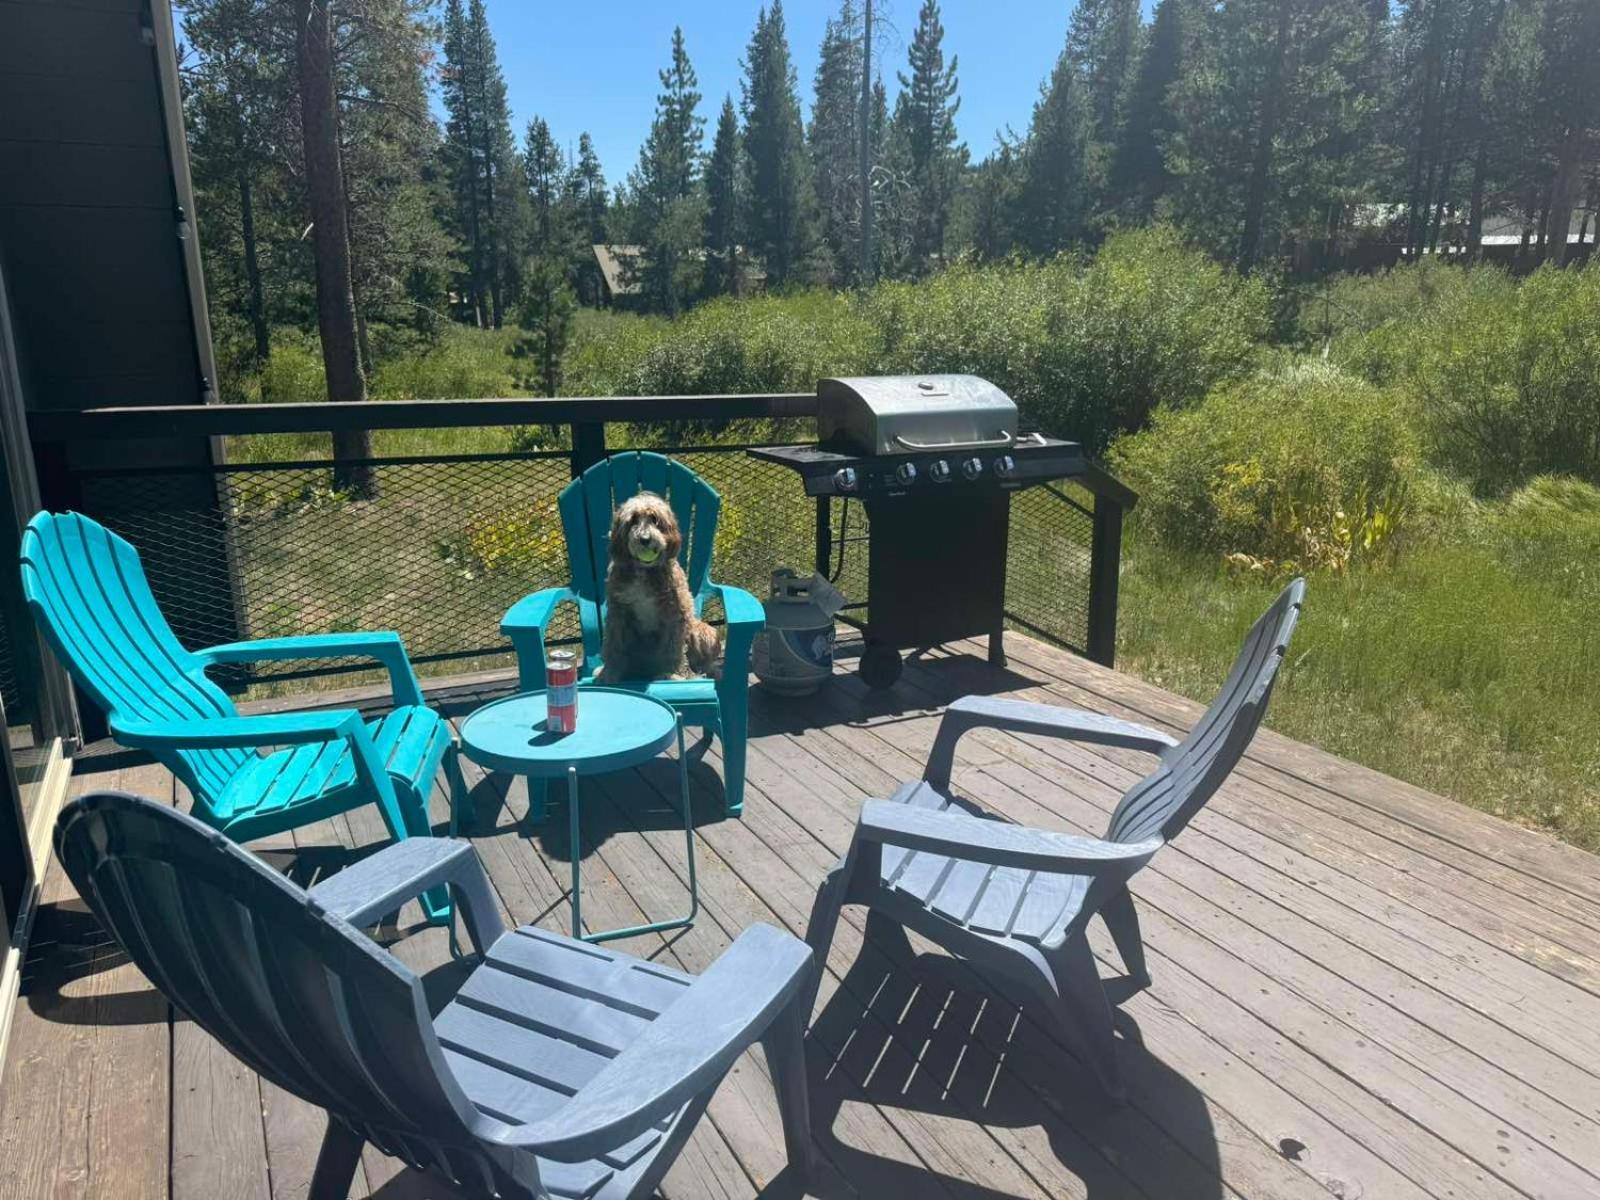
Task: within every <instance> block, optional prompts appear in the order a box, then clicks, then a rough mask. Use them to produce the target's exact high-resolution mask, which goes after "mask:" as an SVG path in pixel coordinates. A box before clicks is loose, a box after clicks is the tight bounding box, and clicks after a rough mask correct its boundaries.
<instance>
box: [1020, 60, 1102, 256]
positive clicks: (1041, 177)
mask: <svg viewBox="0 0 1600 1200" xmlns="http://www.w3.org/2000/svg"><path fill="white" fill-rule="evenodd" d="M1084 90H1085V87H1084V83H1083V80H1082V77H1081V76H1080V75H1079V74H1078V68H1077V67H1076V65H1075V64H1074V63H1073V61H1072V56H1071V53H1070V52H1069V51H1063V52H1062V54H1061V56H1060V57H1059V58H1057V59H1056V65H1055V69H1054V70H1052V71H1051V72H1050V79H1049V80H1048V82H1046V83H1045V85H1044V86H1043V87H1042V88H1040V94H1039V100H1038V102H1037V103H1036V104H1035V105H1034V106H1033V120H1032V122H1031V123H1030V124H1029V126H1028V140H1027V143H1026V145H1025V146H1024V148H1023V161H1022V181H1021V186H1020V188H1019V191H1018V196H1017V204H1018V219H1017V221H1016V226H1017V228H1019V229H1020V230H1021V232H1022V239H1023V241H1024V243H1025V244H1026V246H1027V248H1028V249H1029V250H1030V251H1032V252H1033V253H1034V254H1036V255H1039V256H1041V257H1043V256H1047V255H1051V254H1055V253H1056V252H1057V251H1060V250H1063V249H1065V248H1067V247H1068V246H1070V245H1072V244H1073V243H1074V242H1075V241H1077V240H1078V239H1079V238H1080V237H1081V236H1082V235H1083V230H1084V220H1085V217H1086V216H1087V214H1088V210H1089V169H1088V156H1089V130H1090V127H1091V118H1090V114H1089V112H1088V105H1087V103H1086V101H1085V98H1084V95H1083V93H1084Z"/></svg>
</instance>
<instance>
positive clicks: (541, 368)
mask: <svg viewBox="0 0 1600 1200" xmlns="http://www.w3.org/2000/svg"><path fill="white" fill-rule="evenodd" d="M577 310H578V298H577V296H576V295H574V294H573V291H572V285H571V284H570V283H569V282H568V281H567V271H566V267H565V265H564V264H563V263H561V262H559V261H557V260H556V259H554V258H550V257H541V258H536V259H533V260H531V261H530V262H529V264H528V267H527V271H526V275H525V277H524V279H523V289H522V299H521V303H520V304H519V305H518V307H517V325H518V326H519V327H520V328H521V329H522V331H523V332H522V336H521V337H519V338H517V339H516V341H514V342H512V344H511V348H510V350H509V353H510V355H511V357H512V358H513V359H515V360H517V362H518V363H519V364H527V365H526V366H525V367H521V368H520V369H519V370H518V371H517V383H518V385H519V386H521V387H525V388H530V389H538V390H539V391H541V392H543V393H544V394H545V395H546V396H554V395H555V394H556V393H557V392H558V391H559V390H560V388H561V361H562V358H563V357H564V356H565V354H566V351H567V343H568V342H569V341H570V340H571V336H572V320H573V317H574V316H576V315H577Z"/></svg>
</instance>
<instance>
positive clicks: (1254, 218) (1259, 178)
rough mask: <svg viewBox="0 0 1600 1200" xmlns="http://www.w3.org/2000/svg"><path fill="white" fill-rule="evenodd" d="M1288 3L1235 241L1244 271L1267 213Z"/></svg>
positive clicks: (1282, 6) (1281, 12) (1283, 2)
mask: <svg viewBox="0 0 1600 1200" xmlns="http://www.w3.org/2000/svg"><path fill="white" fill-rule="evenodd" d="M1289 7H1290V6H1289V4H1288V2H1287V0H1280V3H1279V4H1278V32H1277V37H1276V38H1275V40H1274V43H1273V48H1272V78H1271V79H1270V80H1269V81H1268V83H1267V94H1266V96H1265V97H1263V99H1262V101H1261V126H1260V128H1259V129H1257V130H1256V148H1255V154H1254V156H1253V159H1252V161H1251V163H1250V188H1249V191H1247V192H1246V193H1245V208H1244V232H1243V234H1241V235H1240V238H1239V258H1238V265H1239V270H1240V272H1248V271H1249V270H1250V269H1251V268H1252V267H1254V266H1255V264H1256V255H1257V254H1258V253H1260V250H1261V228H1262V225H1263V223H1264V222H1265V219H1266V212H1267V185H1268V182H1269V179H1270V177H1271V174H1272V139H1273V138H1275V137H1276V136H1277V135H1278V109H1279V108H1280V107H1281V106H1282V104H1283V64H1284V57H1285V55H1286V54H1287V53H1288V48H1289Z"/></svg>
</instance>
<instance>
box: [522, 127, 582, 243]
mask: <svg viewBox="0 0 1600 1200" xmlns="http://www.w3.org/2000/svg"><path fill="white" fill-rule="evenodd" d="M522 173H523V179H524V180H525V183H526V187H527V190H528V210H529V218H530V220H529V228H528V251H529V253H530V255H531V256H533V257H535V258H552V259H554V260H556V261H557V262H559V263H562V264H566V263H569V262H570V260H571V258H572V251H573V241H574V234H575V232H576V231H575V229H574V215H575V214H574V212H573V197H572V196H571V193H570V191H569V189H568V186H567V182H568V175H567V160H566V156H565V155H564V154H562V153H561V147H560V146H559V145H557V144H556V140H555V138H554V137H553V136H552V135H551V133H550V126H549V124H548V123H547V122H546V121H545V119H544V118H543V117H538V116H536V117H534V118H533V119H532V120H531V121H529V122H528V129H527V133H526V134H525V135H524V137H523V142H522Z"/></svg>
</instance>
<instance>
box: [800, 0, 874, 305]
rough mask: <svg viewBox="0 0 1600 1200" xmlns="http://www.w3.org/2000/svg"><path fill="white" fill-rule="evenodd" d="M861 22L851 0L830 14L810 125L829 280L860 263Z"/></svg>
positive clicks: (847, 274)
mask: <svg viewBox="0 0 1600 1200" xmlns="http://www.w3.org/2000/svg"><path fill="white" fill-rule="evenodd" d="M861 70H862V65H861V21H860V18H859V16H858V14H857V12H856V7H855V0H844V2H843V3H842V4H841V5H840V8H839V14H838V16H837V17H832V18H829V20H828V23H827V25H826V27H825V28H824V31H823V35H822V51H821V54H820V56H819V58H818V61H817V73H816V78H815V82H814V85H813V86H814V99H813V102H812V105H811V127H810V129H809V130H808V131H807V140H808V143H809V146H810V150H811V173H812V179H813V180H814V182H815V185H816V193H817V211H818V213H819V217H820V220H819V230H818V232H819V235H820V237H821V240H822V243H823V245H824V247H825V248H826V251H827V255H828V265H829V275H830V276H831V278H832V281H834V282H842V281H844V280H847V279H849V278H850V277H852V276H853V275H854V274H855V272H856V268H857V267H858V266H859V257H860V256H859V248H858V246H857V245H856V241H855V237H856V226H857V223H858V221H859V219H860V218H859V216H858V215H856V214H857V210H858V209H859V207H860V200H859V195H860V187H859V184H860V180H859V177H858V150H859V145H858V141H857V126H858V125H859V124H860V118H861Z"/></svg>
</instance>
